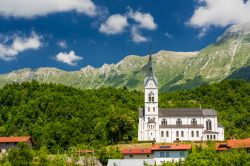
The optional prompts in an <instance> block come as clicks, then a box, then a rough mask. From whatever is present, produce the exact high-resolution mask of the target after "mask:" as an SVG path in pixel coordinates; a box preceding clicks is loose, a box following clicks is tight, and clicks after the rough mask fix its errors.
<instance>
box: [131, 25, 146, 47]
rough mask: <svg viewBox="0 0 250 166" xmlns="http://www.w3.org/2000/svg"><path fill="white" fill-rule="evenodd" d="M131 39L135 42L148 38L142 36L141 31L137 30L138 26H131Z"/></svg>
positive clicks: (144, 40)
mask: <svg viewBox="0 0 250 166" xmlns="http://www.w3.org/2000/svg"><path fill="white" fill-rule="evenodd" d="M131 35H132V40H133V42H135V43H142V42H147V41H148V38H147V37H145V36H143V35H142V34H141V32H140V31H139V30H138V27H136V26H133V27H132V29H131Z"/></svg>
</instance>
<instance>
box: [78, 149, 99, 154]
mask: <svg viewBox="0 0 250 166" xmlns="http://www.w3.org/2000/svg"><path fill="white" fill-rule="evenodd" d="M94 152H95V150H88V149H86V150H78V151H77V153H94Z"/></svg>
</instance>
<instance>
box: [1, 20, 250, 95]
mask: <svg viewBox="0 0 250 166" xmlns="http://www.w3.org/2000/svg"><path fill="white" fill-rule="evenodd" d="M147 59H148V55H147V56H138V55H129V56H126V57H125V58H124V59H122V60H121V61H119V62H118V63H116V64H103V65H102V66H101V67H99V68H94V67H92V66H90V65H88V66H86V67H84V68H81V69H80V70H77V71H64V70H61V69H57V68H53V67H52V68H50V67H44V68H38V69H29V68H24V69H20V70H16V71H13V72H10V73H7V74H0V87H2V86H4V85H5V84H6V83H11V82H24V81H31V80H37V81H39V82H46V83H50V82H52V83H58V84H64V85H67V86H74V87H78V88H83V89H91V88H100V87H107V86H113V87H117V88H119V87H123V86H127V87H129V88H131V89H137V90H143V79H144V77H145V71H144V69H145V66H146V64H147ZM153 59H154V63H155V68H156V76H157V77H158V80H159V85H160V89H161V90H163V91H171V90H178V89H190V88H193V87H197V86H200V85H202V84H204V83H214V82H219V81H221V80H224V79H227V78H230V75H231V74H233V73H234V74H235V72H236V71H237V70H240V69H241V68H247V67H248V66H250V23H247V24H240V25H233V26H231V27H230V28H229V29H227V30H226V31H225V32H224V33H223V34H222V35H221V36H220V37H218V38H217V40H216V42H215V43H213V44H210V45H209V46H207V47H206V48H204V49H202V50H201V51H195V52H174V51H165V50H161V51H159V52H157V53H156V54H153ZM247 69H248V68H247ZM245 75H246V77H247V78H248V77H249V76H248V74H246V73H245V74H244V75H242V76H245ZM232 78H233V77H232ZM234 78H236V76H234Z"/></svg>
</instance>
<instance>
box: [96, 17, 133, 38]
mask: <svg viewBox="0 0 250 166" xmlns="http://www.w3.org/2000/svg"><path fill="white" fill-rule="evenodd" d="M127 26H128V22H127V18H126V17H125V16H122V15H120V14H114V15H111V16H109V17H108V19H107V20H106V21H105V22H104V23H102V24H101V26H100V28H99V31H100V32H102V33H105V34H107V35H112V34H119V33H122V32H123V31H124V29H125V28H126V27H127Z"/></svg>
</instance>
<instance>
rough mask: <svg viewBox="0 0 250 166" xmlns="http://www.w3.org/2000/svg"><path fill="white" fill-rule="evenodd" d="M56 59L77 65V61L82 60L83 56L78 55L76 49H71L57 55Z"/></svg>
mask: <svg viewBox="0 0 250 166" xmlns="http://www.w3.org/2000/svg"><path fill="white" fill-rule="evenodd" d="M55 59H56V60H57V61H58V62H62V63H66V64H68V65H71V66H76V65H77V61H80V60H82V57H80V56H77V55H76V54H75V52H74V51H70V52H69V53H66V52H60V53H58V54H57V55H56V56H55Z"/></svg>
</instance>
